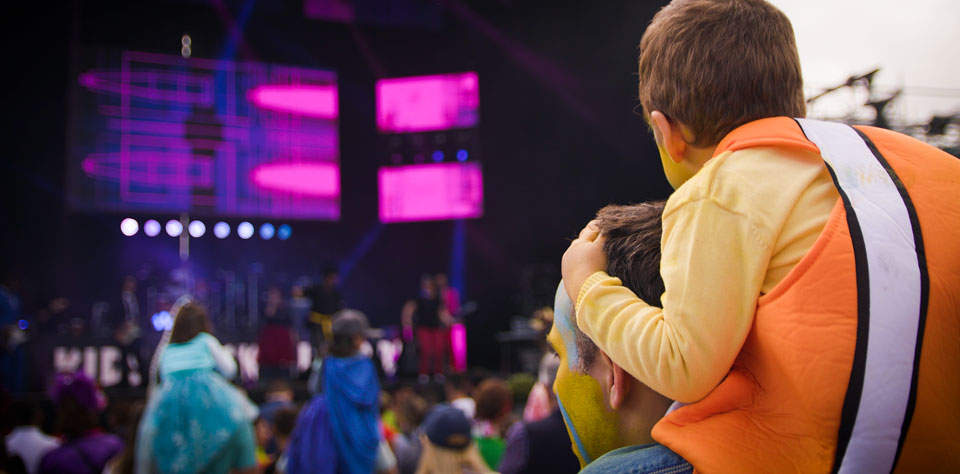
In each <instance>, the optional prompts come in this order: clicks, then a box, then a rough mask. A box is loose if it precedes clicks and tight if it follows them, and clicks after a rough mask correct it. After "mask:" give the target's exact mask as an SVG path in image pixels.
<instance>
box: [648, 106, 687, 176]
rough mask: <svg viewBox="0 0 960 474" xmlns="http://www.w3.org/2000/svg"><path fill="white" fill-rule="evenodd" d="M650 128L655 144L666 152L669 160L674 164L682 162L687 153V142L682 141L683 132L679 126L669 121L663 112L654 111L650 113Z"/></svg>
mask: <svg viewBox="0 0 960 474" xmlns="http://www.w3.org/2000/svg"><path fill="white" fill-rule="evenodd" d="M650 127H651V128H653V135H654V137H655V138H656V139H657V143H659V144H660V146H662V147H663V149H664V150H666V151H667V154H668V155H669V156H670V159H671V160H673V161H674V162H676V163H679V162H681V161H682V160H683V157H684V153H685V152H686V151H687V142H686V141H684V139H683V130H682V129H681V127H680V124H679V123H678V122H676V121H674V120H670V119H669V118H667V116H666V115H663V112H661V111H659V110H654V111H653V112H651V113H650Z"/></svg>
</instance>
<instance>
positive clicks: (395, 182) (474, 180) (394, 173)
mask: <svg viewBox="0 0 960 474" xmlns="http://www.w3.org/2000/svg"><path fill="white" fill-rule="evenodd" d="M379 183H380V221H381V222H414V221H435V220H445V219H469V218H476V217H481V216H482V215H483V172H482V170H481V169H480V164H479V163H472V162H470V163H438V164H426V165H408V166H385V167H382V168H380V172H379Z"/></svg>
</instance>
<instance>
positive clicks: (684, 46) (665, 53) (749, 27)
mask: <svg viewBox="0 0 960 474" xmlns="http://www.w3.org/2000/svg"><path fill="white" fill-rule="evenodd" d="M639 62H640V68H639V78H640V91H639V98H640V104H641V105H642V106H643V109H644V114H645V115H647V116H649V114H650V112H652V111H654V110H659V111H661V112H663V114H664V115H666V116H667V117H668V118H670V119H672V120H676V121H678V122H680V123H683V124H684V125H686V126H687V127H689V128H690V131H691V132H692V134H693V137H692V140H690V144H691V145H694V146H701V147H706V146H713V145H716V144H718V143H720V140H721V139H723V137H724V136H726V135H727V134H728V133H730V132H731V131H732V130H733V129H735V128H737V127H738V126H740V125H743V124H745V123H747V122H751V121H753V120H757V119H761V118H765V117H776V116H788V117H803V116H804V115H806V105H805V103H804V100H803V79H802V78H801V76H800V58H799V56H798V54H797V45H796V41H795V40H794V36H793V27H792V26H791V25H790V20H788V19H787V17H786V15H784V14H783V12H781V11H780V10H778V9H777V8H776V7H774V6H773V5H771V4H769V3H767V2H765V1H763V0H674V1H672V2H670V4H669V5H667V6H665V7H663V9H661V10H660V11H659V12H658V13H657V14H656V15H655V16H654V17H653V21H652V22H651V23H650V26H649V27H647V30H646V32H645V33H644V34H643V39H641V41H640V61H639Z"/></svg>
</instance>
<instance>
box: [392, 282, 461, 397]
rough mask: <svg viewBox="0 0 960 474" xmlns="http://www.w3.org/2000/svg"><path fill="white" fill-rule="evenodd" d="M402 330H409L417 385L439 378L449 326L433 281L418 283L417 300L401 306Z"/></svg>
mask: <svg viewBox="0 0 960 474" xmlns="http://www.w3.org/2000/svg"><path fill="white" fill-rule="evenodd" d="M402 317H403V326H404V329H405V330H407V329H413V333H414V338H415V341H416V346H417V360H418V364H417V373H418V378H419V379H420V381H421V382H424V383H425V382H427V381H428V380H429V377H430V376H431V375H433V376H434V377H437V378H439V377H442V376H443V369H444V366H445V360H446V354H447V342H448V341H447V338H448V336H447V329H446V328H448V327H449V326H450V324H451V323H452V322H453V318H452V317H451V316H450V312H449V311H448V310H447V305H446V303H445V302H444V301H443V298H441V297H440V292H439V291H438V290H437V283H436V281H435V280H434V279H433V277H431V276H429V275H424V276H423V277H422V278H421V279H420V296H419V297H418V298H416V299H413V300H410V301H407V303H406V304H405V305H404V306H403V315H402Z"/></svg>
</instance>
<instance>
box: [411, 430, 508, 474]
mask: <svg viewBox="0 0 960 474" xmlns="http://www.w3.org/2000/svg"><path fill="white" fill-rule="evenodd" d="M420 443H421V444H422V445H423V452H422V453H421V454H420V462H419V463H418V464H417V472H416V474H459V473H464V472H493V471H491V470H490V468H489V467H487V463H485V462H484V461H483V458H482V457H480V451H477V445H476V443H470V446H467V447H466V448H464V449H461V450H455V449H446V448H441V447H439V446H437V445H435V444H433V443H431V442H430V440H429V439H428V438H427V435H425V434H421V435H420Z"/></svg>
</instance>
